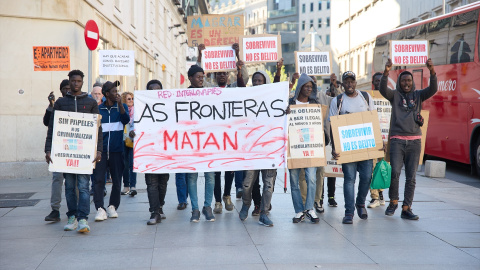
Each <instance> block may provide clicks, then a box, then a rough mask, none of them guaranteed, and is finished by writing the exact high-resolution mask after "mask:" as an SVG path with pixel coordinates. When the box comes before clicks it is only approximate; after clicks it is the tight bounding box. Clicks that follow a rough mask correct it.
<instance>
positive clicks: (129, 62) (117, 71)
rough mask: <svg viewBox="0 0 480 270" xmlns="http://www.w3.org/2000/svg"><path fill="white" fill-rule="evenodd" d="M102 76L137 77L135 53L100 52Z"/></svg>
mask: <svg viewBox="0 0 480 270" xmlns="http://www.w3.org/2000/svg"><path fill="white" fill-rule="evenodd" d="M98 57H99V60H98V62H99V67H98V74H100V75H124V76H134V75H135V52H134V51H127V50H100V51H98Z"/></svg>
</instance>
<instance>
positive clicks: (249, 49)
mask: <svg viewBox="0 0 480 270" xmlns="http://www.w3.org/2000/svg"><path fill="white" fill-rule="evenodd" d="M240 56H241V59H242V60H243V62H245V63H267V62H278V61H280V59H281V58H282V41H281V37H280V36H275V35H254V36H243V37H241V38H240Z"/></svg>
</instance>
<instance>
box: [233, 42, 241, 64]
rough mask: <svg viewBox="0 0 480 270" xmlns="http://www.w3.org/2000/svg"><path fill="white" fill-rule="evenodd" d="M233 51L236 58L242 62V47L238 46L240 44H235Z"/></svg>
mask: <svg viewBox="0 0 480 270" xmlns="http://www.w3.org/2000/svg"><path fill="white" fill-rule="evenodd" d="M232 49H234V50H235V56H236V57H237V59H239V60H240V56H239V53H240V46H239V45H238V43H233V45H232Z"/></svg>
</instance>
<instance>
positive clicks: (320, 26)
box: [318, 18, 322, 29]
mask: <svg viewBox="0 0 480 270" xmlns="http://www.w3.org/2000/svg"><path fill="white" fill-rule="evenodd" d="M320 28H322V18H320V19H318V29H320Z"/></svg>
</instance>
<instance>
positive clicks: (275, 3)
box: [273, 0, 280, 10]
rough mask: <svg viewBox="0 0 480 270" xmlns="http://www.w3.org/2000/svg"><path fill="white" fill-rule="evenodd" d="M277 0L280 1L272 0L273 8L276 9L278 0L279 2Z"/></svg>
mask: <svg viewBox="0 0 480 270" xmlns="http://www.w3.org/2000/svg"><path fill="white" fill-rule="evenodd" d="M279 1H280V0H274V2H273V10H278V2H279Z"/></svg>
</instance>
